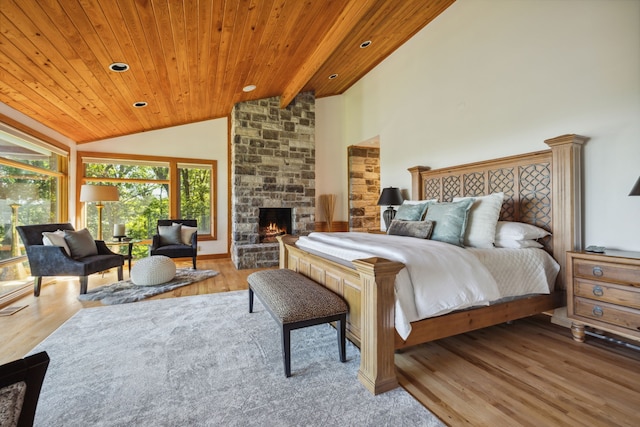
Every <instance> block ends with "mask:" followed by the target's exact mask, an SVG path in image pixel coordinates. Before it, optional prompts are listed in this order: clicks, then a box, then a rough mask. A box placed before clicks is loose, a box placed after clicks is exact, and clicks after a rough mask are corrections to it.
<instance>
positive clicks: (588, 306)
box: [574, 298, 640, 332]
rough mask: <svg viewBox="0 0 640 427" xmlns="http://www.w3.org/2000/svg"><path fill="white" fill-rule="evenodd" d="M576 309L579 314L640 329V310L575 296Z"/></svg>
mask: <svg viewBox="0 0 640 427" xmlns="http://www.w3.org/2000/svg"><path fill="white" fill-rule="evenodd" d="M574 309H575V314H576V315H577V316H582V317H586V318H589V319H593V320H597V321H599V322H605V323H608V324H611V325H617V326H621V327H623V328H627V329H631V330H633V331H635V332H638V331H640V310H634V309H632V308H625V307H620V306H617V305H612V304H607V303H600V302H597V301H593V300H589V299H586V298H575V299H574Z"/></svg>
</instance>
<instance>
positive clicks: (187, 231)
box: [171, 222, 198, 245]
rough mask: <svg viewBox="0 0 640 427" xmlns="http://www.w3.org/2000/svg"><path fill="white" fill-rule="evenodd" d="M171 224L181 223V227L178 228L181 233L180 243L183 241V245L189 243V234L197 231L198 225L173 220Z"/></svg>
mask: <svg viewBox="0 0 640 427" xmlns="http://www.w3.org/2000/svg"><path fill="white" fill-rule="evenodd" d="M171 225H173V226H175V225H182V229H181V230H180V233H181V238H182V243H184V244H185V245H190V244H191V236H193V233H195V232H196V231H198V227H189V226H188V225H184V224H180V223H177V222H174V223H172V224H171Z"/></svg>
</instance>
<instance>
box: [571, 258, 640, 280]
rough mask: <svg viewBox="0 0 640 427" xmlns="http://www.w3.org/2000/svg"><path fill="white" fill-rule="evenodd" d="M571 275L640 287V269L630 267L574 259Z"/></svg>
mask: <svg viewBox="0 0 640 427" xmlns="http://www.w3.org/2000/svg"><path fill="white" fill-rule="evenodd" d="M573 274H574V275H575V277H582V278H585V279H591V280H598V281H605V282H609V283H620V284H629V285H631V284H635V285H639V286H640V269H638V267H637V266H632V265H629V266H627V265H623V264H613V263H609V262H596V261H589V260H585V259H574V260H573Z"/></svg>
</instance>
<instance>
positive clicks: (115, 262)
mask: <svg viewBox="0 0 640 427" xmlns="http://www.w3.org/2000/svg"><path fill="white" fill-rule="evenodd" d="M16 230H18V233H19V234H20V237H21V238H22V242H23V243H24V246H25V249H26V251H27V258H28V259H29V266H30V268H31V275H32V276H33V277H34V281H33V295H34V296H36V297H37V296H39V295H40V286H41V284H42V277H43V276H78V277H79V279H80V293H81V294H86V293H87V284H88V282H89V275H90V274H93V273H98V272H100V271H105V270H109V269H110V268H114V267H117V268H118V280H122V266H123V265H124V257H123V256H122V255H118V254H116V253H114V252H112V251H111V250H109V248H108V247H107V245H106V244H105V243H104V241H102V240H96V241H95V243H96V247H97V249H98V253H97V254H96V255H89V256H86V257H83V258H78V259H74V258H72V257H71V256H69V255H68V254H67V252H66V251H65V249H64V248H63V247H61V246H45V245H44V244H43V243H42V233H43V232H55V231H57V230H71V231H73V230H74V229H73V226H72V225H71V224H69V223H62V224H38V225H20V226H18V227H16Z"/></svg>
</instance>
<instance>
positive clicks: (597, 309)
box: [591, 305, 604, 317]
mask: <svg viewBox="0 0 640 427" xmlns="http://www.w3.org/2000/svg"><path fill="white" fill-rule="evenodd" d="M591 312H592V313H593V315H594V316H596V317H602V315H603V314H604V310H602V307H600V306H597V305H596V306H595V307H593V310H591Z"/></svg>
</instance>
